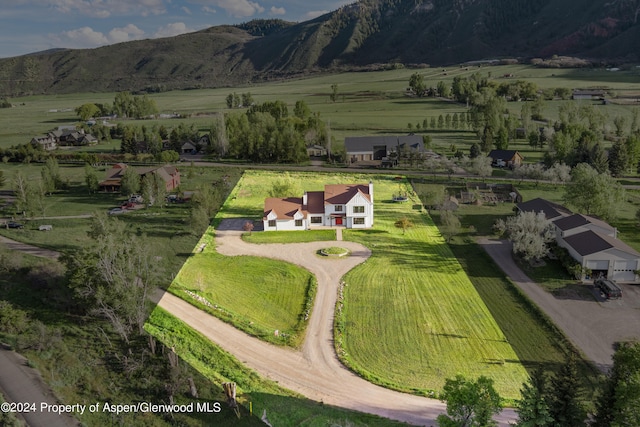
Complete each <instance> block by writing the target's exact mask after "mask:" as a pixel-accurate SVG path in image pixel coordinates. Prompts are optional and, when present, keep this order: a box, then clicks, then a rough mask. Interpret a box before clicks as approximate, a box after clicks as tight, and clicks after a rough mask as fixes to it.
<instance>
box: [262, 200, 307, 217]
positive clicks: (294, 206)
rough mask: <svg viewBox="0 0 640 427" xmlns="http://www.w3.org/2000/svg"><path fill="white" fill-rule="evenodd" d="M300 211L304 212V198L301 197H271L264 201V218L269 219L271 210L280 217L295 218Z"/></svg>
mask: <svg viewBox="0 0 640 427" xmlns="http://www.w3.org/2000/svg"><path fill="white" fill-rule="evenodd" d="M298 211H300V212H302V198H299V197H288V198H286V199H280V198H277V197H269V198H268V199H265V201H264V219H267V215H269V213H271V212H273V213H275V214H276V218H278V219H293V216H294V215H295V214H296V212H298Z"/></svg>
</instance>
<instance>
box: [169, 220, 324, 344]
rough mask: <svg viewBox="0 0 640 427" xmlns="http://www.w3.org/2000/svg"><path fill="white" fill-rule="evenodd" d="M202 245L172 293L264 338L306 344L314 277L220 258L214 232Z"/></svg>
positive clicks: (282, 265) (253, 260)
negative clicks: (307, 315) (305, 315)
mask: <svg viewBox="0 0 640 427" xmlns="http://www.w3.org/2000/svg"><path fill="white" fill-rule="evenodd" d="M201 245H206V246H205V247H204V250H203V251H201V252H199V253H195V254H193V255H192V256H191V257H190V258H189V259H188V260H187V261H186V262H185V264H184V265H183V267H182V269H181V270H180V272H179V273H178V275H177V277H176V278H175V279H174V281H173V283H172V284H171V287H170V288H169V291H171V292H173V293H175V294H176V295H178V296H179V297H181V298H183V299H185V300H187V301H189V302H190V303H192V304H195V305H197V306H198V307H200V308H202V309H203V310H205V311H207V312H209V313H211V314H213V315H215V316H218V317H220V318H221V319H223V320H225V321H228V322H230V323H233V324H234V325H235V326H236V327H238V328H240V329H242V330H244V331H246V332H247V333H250V334H252V335H255V336H258V337H260V338H262V339H264V340H267V341H271V342H274V343H277V344H287V345H291V346H294V347H296V346H298V345H300V344H301V343H302V341H303V339H304V332H305V328H306V320H305V318H304V315H303V313H304V311H305V310H306V308H307V301H309V300H310V301H313V297H314V296H315V286H316V285H315V277H313V275H312V274H311V273H309V272H308V271H306V270H305V269H303V268H300V267H297V266H295V265H293V264H289V263H286V262H282V261H275V260H271V259H268V258H259V257H251V256H235V257H228V256H224V255H220V254H218V252H217V251H216V250H215V242H214V235H213V232H212V229H209V231H208V232H207V233H205V235H204V236H203V237H202V239H201V240H200V242H199V243H198V245H197V246H196V248H198V247H201ZM187 291H188V292H191V293H192V294H189V293H188V292H187ZM193 294H196V295H198V296H199V297H202V298H205V299H206V301H208V303H206V302H204V301H202V300H198V299H197V298H196V297H194V296H193ZM275 330H278V331H279V334H278V336H275V334H274V331H275Z"/></svg>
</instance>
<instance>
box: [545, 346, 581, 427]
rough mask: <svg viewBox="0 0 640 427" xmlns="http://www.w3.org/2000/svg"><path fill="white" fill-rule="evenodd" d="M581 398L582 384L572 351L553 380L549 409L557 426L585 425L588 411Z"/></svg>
mask: <svg viewBox="0 0 640 427" xmlns="http://www.w3.org/2000/svg"><path fill="white" fill-rule="evenodd" d="M581 398H582V385H581V384H580V379H579V378H578V368H577V365H576V356H575V355H574V354H573V353H572V354H570V355H569V358H568V359H567V362H566V363H565V364H564V365H562V367H561V368H560V372H558V374H557V375H556V376H555V377H554V378H553V379H552V381H551V388H550V391H549V409H550V414H551V417H552V418H553V420H554V424H553V425H554V426H555V427H584V425H585V418H586V411H585V409H584V407H583V404H582V402H581Z"/></svg>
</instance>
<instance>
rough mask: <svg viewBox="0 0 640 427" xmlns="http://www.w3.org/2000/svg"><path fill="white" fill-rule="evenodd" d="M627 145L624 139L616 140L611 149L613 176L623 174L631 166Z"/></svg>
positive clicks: (610, 158)
mask: <svg viewBox="0 0 640 427" xmlns="http://www.w3.org/2000/svg"><path fill="white" fill-rule="evenodd" d="M628 162H629V155H628V153H627V146H626V145H625V143H624V142H623V141H622V140H619V141H616V142H615V143H614V144H613V147H611V149H610V150H609V171H611V175H613V176H621V175H623V174H624V173H625V172H626V171H627V168H628V167H629V163H628Z"/></svg>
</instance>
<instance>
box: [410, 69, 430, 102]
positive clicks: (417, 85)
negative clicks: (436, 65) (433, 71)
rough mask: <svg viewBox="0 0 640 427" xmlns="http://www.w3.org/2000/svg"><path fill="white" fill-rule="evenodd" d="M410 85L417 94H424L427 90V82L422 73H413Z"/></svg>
mask: <svg viewBox="0 0 640 427" xmlns="http://www.w3.org/2000/svg"><path fill="white" fill-rule="evenodd" d="M409 87H410V88H411V90H413V93H415V94H416V95H417V96H419V97H422V96H424V95H425V93H426V90H427V84H426V83H425V82H424V76H423V75H422V74H420V73H413V74H412V75H411V77H409Z"/></svg>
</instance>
